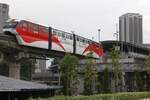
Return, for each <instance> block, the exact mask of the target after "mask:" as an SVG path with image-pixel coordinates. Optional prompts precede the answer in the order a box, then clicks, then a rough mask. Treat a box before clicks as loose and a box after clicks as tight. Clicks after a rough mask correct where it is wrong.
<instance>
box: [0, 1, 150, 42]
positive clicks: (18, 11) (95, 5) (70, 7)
mask: <svg viewBox="0 0 150 100" xmlns="http://www.w3.org/2000/svg"><path fill="white" fill-rule="evenodd" d="M0 2H2V3H7V4H9V5H10V17H11V18H17V19H28V20H31V21H34V22H37V23H41V24H45V25H49V26H51V27H54V28H57V29H61V30H64V31H67V32H70V31H75V33H76V34H78V35H81V36H84V37H87V38H89V39H92V37H94V40H95V41H98V31H97V30H98V29H99V28H100V29H101V37H100V39H101V40H112V39H113V40H114V39H115V37H114V36H113V33H114V32H115V24H116V23H118V18H119V16H120V15H122V14H124V13H127V12H131V13H140V14H141V15H143V40H144V43H150V0H0Z"/></svg>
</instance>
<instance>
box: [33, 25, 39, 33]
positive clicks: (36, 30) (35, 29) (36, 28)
mask: <svg viewBox="0 0 150 100" xmlns="http://www.w3.org/2000/svg"><path fill="white" fill-rule="evenodd" d="M33 32H34V33H38V25H34V27H33Z"/></svg>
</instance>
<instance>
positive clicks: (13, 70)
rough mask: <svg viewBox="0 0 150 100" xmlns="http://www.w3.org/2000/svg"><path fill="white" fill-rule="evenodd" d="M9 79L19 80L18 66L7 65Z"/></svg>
mask: <svg viewBox="0 0 150 100" xmlns="http://www.w3.org/2000/svg"><path fill="white" fill-rule="evenodd" d="M9 77H12V78H15V79H20V64H19V63H16V62H13V63H10V64H9Z"/></svg>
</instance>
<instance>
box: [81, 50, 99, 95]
mask: <svg viewBox="0 0 150 100" xmlns="http://www.w3.org/2000/svg"><path fill="white" fill-rule="evenodd" d="M92 57H93V53H92V52H89V53H88V54H87V60H86V67H85V69H84V92H83V93H84V94H85V95H91V94H93V85H94V83H95V86H96V85H97V82H96V81H97V69H96V67H95V66H94V64H95V62H94V60H93V58H92ZM95 86H94V87H95Z"/></svg>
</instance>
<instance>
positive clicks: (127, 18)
mask: <svg viewBox="0 0 150 100" xmlns="http://www.w3.org/2000/svg"><path fill="white" fill-rule="evenodd" d="M119 39H120V41H125V42H130V43H133V44H142V43H143V31H142V15H140V14H138V13H126V14H124V15H122V16H120V17H119Z"/></svg>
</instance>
